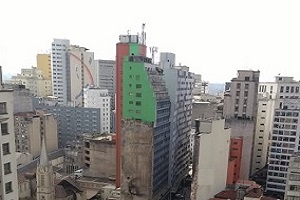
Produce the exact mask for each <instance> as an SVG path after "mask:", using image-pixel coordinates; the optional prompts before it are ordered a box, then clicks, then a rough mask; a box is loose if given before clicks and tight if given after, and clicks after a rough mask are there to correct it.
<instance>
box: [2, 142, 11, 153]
mask: <svg viewBox="0 0 300 200" xmlns="http://www.w3.org/2000/svg"><path fill="white" fill-rule="evenodd" d="M2 150H3V155H7V154H10V151H9V143H4V144H2Z"/></svg>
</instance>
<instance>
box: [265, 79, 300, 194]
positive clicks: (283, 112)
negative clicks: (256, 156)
mask: <svg viewBox="0 0 300 200" xmlns="http://www.w3.org/2000/svg"><path fill="white" fill-rule="evenodd" d="M276 83H277V95H276V101H275V106H274V107H275V113H274V120H273V128H272V137H271V146H270V148H269V157H268V164H269V165H268V176H267V188H266V189H267V191H271V192H278V193H281V194H283V193H284V192H285V188H286V187H285V186H286V181H287V169H288V165H289V161H290V156H291V155H292V154H293V153H294V152H297V151H299V150H300V145H299V136H300V123H299V120H300V117H299V113H300V98H299V97H300V82H298V81H294V80H293V77H276Z"/></svg>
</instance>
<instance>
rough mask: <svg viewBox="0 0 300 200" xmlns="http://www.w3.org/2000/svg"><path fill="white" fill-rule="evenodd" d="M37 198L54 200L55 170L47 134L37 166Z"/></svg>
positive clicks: (43, 139)
mask: <svg viewBox="0 0 300 200" xmlns="http://www.w3.org/2000/svg"><path fill="white" fill-rule="evenodd" d="M36 177H37V194H36V197H37V200H54V199H55V186H54V172H53V169H52V165H51V164H50V163H49V160H48V155H47V149H46V141H45V136H44V135H42V147H41V156H40V163H39V164H38V166H37V172H36Z"/></svg>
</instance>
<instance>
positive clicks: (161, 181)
mask: <svg viewBox="0 0 300 200" xmlns="http://www.w3.org/2000/svg"><path fill="white" fill-rule="evenodd" d="M163 76H164V74H163V70H162V69H161V68H160V67H159V66H157V65H154V64H151V59H150V58H146V57H144V56H136V55H132V56H128V57H125V58H124V61H123V121H122V132H121V134H122V152H121V155H122V170H121V172H122V184H121V198H122V199H164V198H166V195H168V193H169V186H168V184H169V183H168V174H169V143H170V121H169V119H170V98H169V95H168V90H167V88H166V83H165V81H164V78H163Z"/></svg>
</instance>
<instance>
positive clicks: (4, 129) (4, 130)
mask: <svg viewBox="0 0 300 200" xmlns="http://www.w3.org/2000/svg"><path fill="white" fill-rule="evenodd" d="M1 133H2V135H8V124H7V123H3V124H1Z"/></svg>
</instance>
